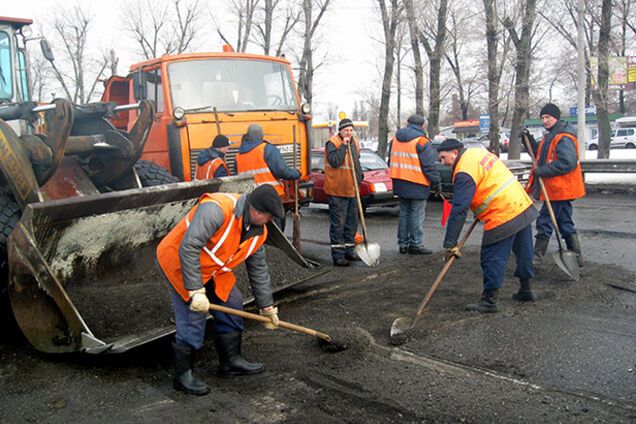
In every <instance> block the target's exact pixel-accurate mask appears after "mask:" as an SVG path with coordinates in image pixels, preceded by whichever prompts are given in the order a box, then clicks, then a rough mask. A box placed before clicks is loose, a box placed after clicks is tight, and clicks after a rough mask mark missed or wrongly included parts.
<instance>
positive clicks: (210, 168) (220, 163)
mask: <svg viewBox="0 0 636 424" xmlns="http://www.w3.org/2000/svg"><path fill="white" fill-rule="evenodd" d="M220 167H223V168H225V171H226V172H227V175H232V173H231V172H230V169H229V168H228V167H227V164H226V163H225V161H224V160H223V159H221V158H214V159H212V160H209V161H207V162H206V163H204V164H203V165H198V164H197V171H196V174H195V176H194V178H195V179H196V180H209V179H210V178H214V174H216V170H217V169H219V168H220Z"/></svg>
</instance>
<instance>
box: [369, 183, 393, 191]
mask: <svg viewBox="0 0 636 424" xmlns="http://www.w3.org/2000/svg"><path fill="white" fill-rule="evenodd" d="M371 191H372V192H374V193H386V192H387V191H389V190H387V188H386V184H384V183H373V184H371Z"/></svg>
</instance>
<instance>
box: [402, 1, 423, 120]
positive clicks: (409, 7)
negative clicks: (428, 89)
mask: <svg viewBox="0 0 636 424" xmlns="http://www.w3.org/2000/svg"><path fill="white" fill-rule="evenodd" d="M404 7H405V8H406V18H407V22H408V26H409V35H410V40H411V51H412V52H413V62H414V67H413V73H414V76H415V112H416V113H418V114H420V115H422V116H424V68H423V65H422V54H421V53H420V43H419V41H418V29H417V20H416V18H415V8H414V7H413V0H404Z"/></svg>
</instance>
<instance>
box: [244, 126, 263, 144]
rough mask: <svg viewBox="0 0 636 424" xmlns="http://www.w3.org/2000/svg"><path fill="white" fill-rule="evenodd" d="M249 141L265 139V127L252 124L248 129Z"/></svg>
mask: <svg viewBox="0 0 636 424" xmlns="http://www.w3.org/2000/svg"><path fill="white" fill-rule="evenodd" d="M246 138H247V139H248V140H262V139H263V127H261V126H260V125H258V124H252V125H250V126H249V127H248V128H247V137H246Z"/></svg>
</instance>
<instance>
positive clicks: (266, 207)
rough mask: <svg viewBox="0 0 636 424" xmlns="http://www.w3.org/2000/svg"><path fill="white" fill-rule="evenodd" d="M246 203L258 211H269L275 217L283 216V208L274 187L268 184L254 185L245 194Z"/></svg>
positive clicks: (280, 217)
mask: <svg viewBox="0 0 636 424" xmlns="http://www.w3.org/2000/svg"><path fill="white" fill-rule="evenodd" d="M247 203H249V204H250V205H251V206H252V207H253V208H254V209H256V210H257V211H259V212H266V213H270V214H272V215H273V216H275V217H276V218H279V219H283V218H284V217H285V209H284V208H283V202H282V201H281V200H280V196H279V195H278V193H277V192H276V189H274V187H272V186H271V185H269V184H263V185H260V186H258V187H256V188H255V189H254V190H252V192H251V193H250V194H248V195H247Z"/></svg>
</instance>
